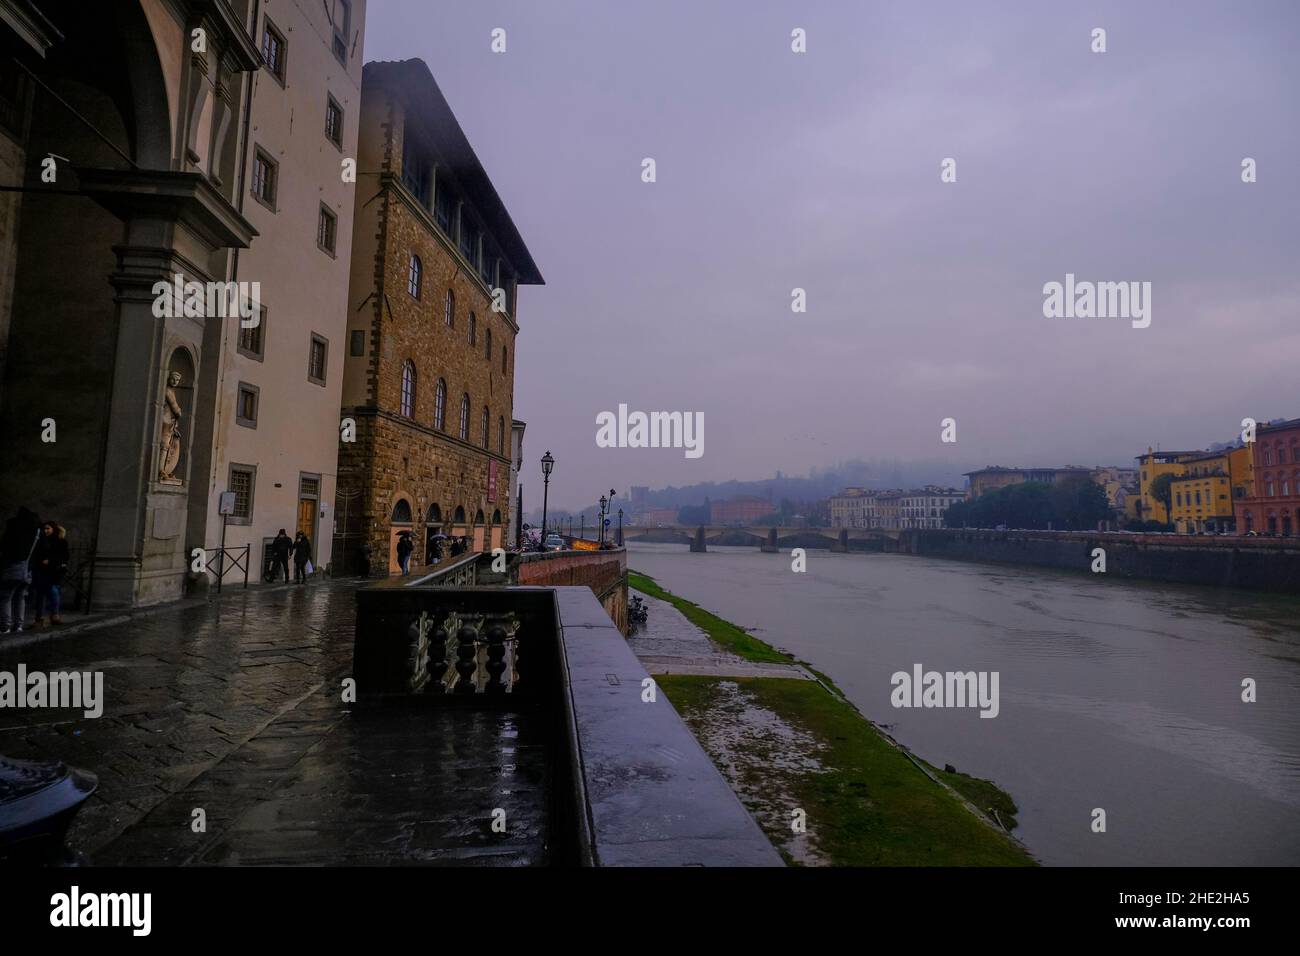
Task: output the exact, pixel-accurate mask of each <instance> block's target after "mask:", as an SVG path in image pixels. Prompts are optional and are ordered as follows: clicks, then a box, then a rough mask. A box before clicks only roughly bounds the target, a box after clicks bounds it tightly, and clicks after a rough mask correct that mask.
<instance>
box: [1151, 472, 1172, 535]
mask: <svg viewBox="0 0 1300 956" xmlns="http://www.w3.org/2000/svg"><path fill="white" fill-rule="evenodd" d="M1151 497H1152V498H1154V499H1156V501H1158V502H1160V503H1161V504H1162V505H1164V506H1165V524H1172V523H1173V520H1174V519H1173V510H1174V476H1173V473H1172V472H1168V471H1166V472H1165V473H1164V474H1162V475H1156V476H1155V478H1154V479H1152V481H1151Z"/></svg>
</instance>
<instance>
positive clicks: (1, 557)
mask: <svg viewBox="0 0 1300 956" xmlns="http://www.w3.org/2000/svg"><path fill="white" fill-rule="evenodd" d="M40 535H41V532H40V526H39V525H38V524H37V522H36V515H34V514H33V513H32V512H30V511H28V510H27V509H26V508H19V509H18V513H17V514H16V515H14V516H13V517H12V518H10V519H9V520H8V521H7V522H6V523H5V531H4V537H3V538H0V634H9V633H11V632H12V633H21V632H22V629H23V620H24V618H25V617H26V615H27V589H28V588H29V587H30V586H31V583H32V569H31V560H32V554H33V553H35V551H36V542H37V540H38V539H39V538H40Z"/></svg>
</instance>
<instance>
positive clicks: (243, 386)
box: [235, 382, 258, 428]
mask: <svg viewBox="0 0 1300 956" xmlns="http://www.w3.org/2000/svg"><path fill="white" fill-rule="evenodd" d="M257 400H258V388H257V386H256V385H249V384H247V383H246V382H240V383H239V401H238V403H237V404H236V406H235V422H236V423H237V424H240V425H243V426H244V427H245V428H256V427H257Z"/></svg>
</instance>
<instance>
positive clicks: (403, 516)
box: [393, 498, 411, 524]
mask: <svg viewBox="0 0 1300 956" xmlns="http://www.w3.org/2000/svg"><path fill="white" fill-rule="evenodd" d="M410 523H411V503H410V502H409V501H407V500H406V499H405V498H398V499H397V503H396V504H394V505H393V524H410Z"/></svg>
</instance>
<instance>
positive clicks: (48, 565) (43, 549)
mask: <svg viewBox="0 0 1300 956" xmlns="http://www.w3.org/2000/svg"><path fill="white" fill-rule="evenodd" d="M67 570H68V533H67V531H65V530H64V529H63V528H62V527H61V526H60V525H58V524H55V523H54V522H53V521H47V522H45V523H44V524H43V525H41V536H40V538H39V539H38V540H37V542H36V550H35V551H33V552H32V590H33V591H34V592H35V594H36V622H35V623H36V626H37V627H44V626H45V612H46V611H47V610H48V611H49V614H50V623H51V624H62V623H63V618H62V617H60V616H59V611H60V610H61V605H62V603H63V594H62V591H61V585H62V584H63V575H64V574H65V573H67Z"/></svg>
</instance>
